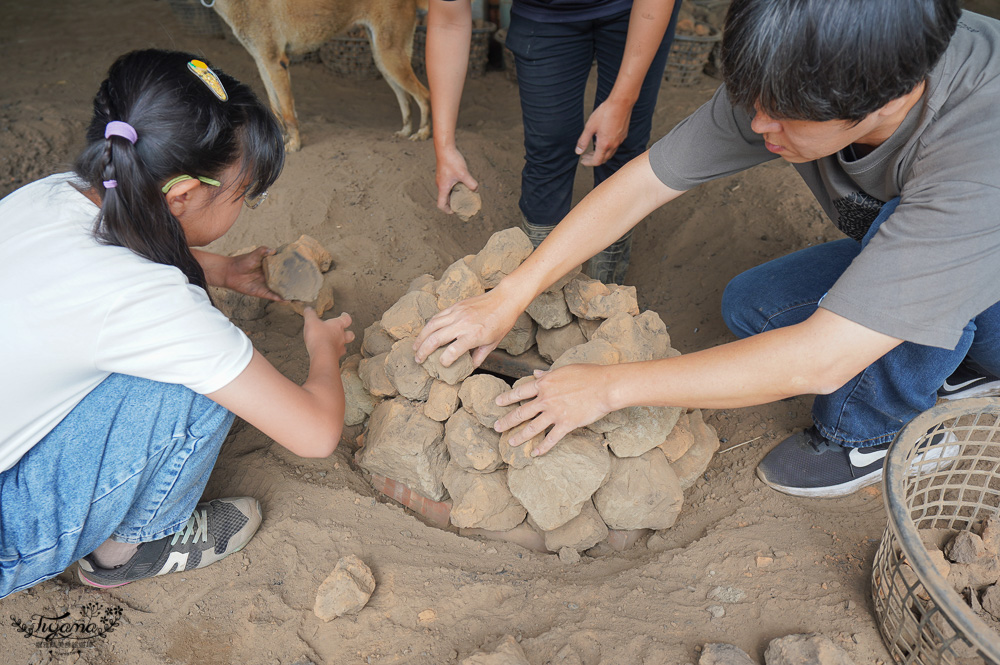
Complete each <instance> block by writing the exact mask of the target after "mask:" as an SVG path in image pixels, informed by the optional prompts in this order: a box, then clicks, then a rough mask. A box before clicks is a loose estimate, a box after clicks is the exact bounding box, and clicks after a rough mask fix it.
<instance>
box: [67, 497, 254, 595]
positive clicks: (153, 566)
mask: <svg viewBox="0 0 1000 665" xmlns="http://www.w3.org/2000/svg"><path fill="white" fill-rule="evenodd" d="M261 519H262V514H261V510H260V503H259V502H258V501H257V499H254V498H251V497H238V498H231V499H213V500H212V501H208V502H206V503H199V504H198V507H197V508H195V511H194V513H193V514H192V515H191V517H190V518H189V519H188V521H187V524H185V525H184V528H183V529H181V530H180V531H178V532H177V533H175V534H174V535H173V536H166V537H165V538H161V539H159V540H154V541H152V542H149V543H142V544H140V545H139V549H138V550H137V551H136V553H135V554H134V555H133V556H132V558H131V559H129V560H128V561H126V562H125V563H124V564H122V565H121V566H116V567H114V568H102V567H101V566H99V565H98V564H97V561H96V560H95V558H94V556H93V555H91V554H88V555H87V556H85V557H83V558H82V559H80V561H79V562H78V563H79V567H78V569H77V575H78V576H79V578H80V581H81V582H83V583H84V584H87V585H89V586H96V587H100V588H102V589H108V588H111V587H116V586H122V585H123V584H128V583H129V582H135V581H136V580H141V579H145V578H147V577H155V576H157V575H165V574H166V573H173V572H182V571H185V570H194V569H195V568H204V567H205V566H207V565H209V564H212V563H215V562H216V561H219V560H220V559H224V558H225V557H227V556H229V555H230V554H232V553H234V552H239V551H240V550H241V549H243V546H244V545H246V544H247V542H248V541H249V540H250V538H251V537H253V534H254V533H255V532H256V531H257V527H259V526H260V523H261Z"/></svg>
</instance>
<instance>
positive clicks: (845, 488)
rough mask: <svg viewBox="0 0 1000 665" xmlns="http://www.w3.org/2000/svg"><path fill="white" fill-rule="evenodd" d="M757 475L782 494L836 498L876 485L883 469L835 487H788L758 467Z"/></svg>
mask: <svg viewBox="0 0 1000 665" xmlns="http://www.w3.org/2000/svg"><path fill="white" fill-rule="evenodd" d="M757 477H758V478H760V480H761V482H763V483H764V484H765V485H767V486H768V487H770V488H771V489H774V490H777V491H779V492H781V493H782V494H789V495H791V496H801V497H806V498H809V499H836V498H839V497H842V496H848V495H849V494H854V493H855V492H857V491H858V490H860V489H864V488H865V487H868V486H869V485H875V484H877V483H879V482H881V480H882V470H881V469H879V470H878V471H876V472H875V473H871V474H869V475H867V476H865V477H864V478H855V479H854V480H852V481H851V482H849V483H844V484H842V485H837V486H835V487H786V486H784V485H778V484H777V483H772V482H770V481H769V480H768V479H767V478H765V477H764V474H763V473H761V471H760V469H759V468H758V469H757Z"/></svg>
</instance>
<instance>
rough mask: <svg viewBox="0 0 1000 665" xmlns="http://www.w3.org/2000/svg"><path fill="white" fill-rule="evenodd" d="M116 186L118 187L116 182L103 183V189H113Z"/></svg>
mask: <svg viewBox="0 0 1000 665" xmlns="http://www.w3.org/2000/svg"><path fill="white" fill-rule="evenodd" d="M117 186H118V181H117V180H105V181H104V189H114V188H115V187H117Z"/></svg>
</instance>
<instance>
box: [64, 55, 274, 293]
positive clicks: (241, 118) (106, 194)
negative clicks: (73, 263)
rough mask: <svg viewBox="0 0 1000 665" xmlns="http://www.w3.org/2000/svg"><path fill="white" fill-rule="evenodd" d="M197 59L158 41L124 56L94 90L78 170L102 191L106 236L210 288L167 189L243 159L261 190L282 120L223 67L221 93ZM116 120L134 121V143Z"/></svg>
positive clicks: (254, 190) (100, 233) (102, 233)
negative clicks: (193, 68) (111, 129)
mask: <svg viewBox="0 0 1000 665" xmlns="http://www.w3.org/2000/svg"><path fill="white" fill-rule="evenodd" d="M193 59H194V56H191V55H189V54H185V53H178V52H172V51H160V50H146V51H134V52H132V53H128V54H126V55H124V56H122V57H120V58H119V59H118V60H117V61H116V62H115V63H114V64H113V65H112V66H111V69H110V70H109V71H108V78H107V79H106V80H105V81H104V82H103V83H102V84H101V87H100V89H99V90H98V93H97V95H96V96H95V98H94V116H93V118H92V120H91V123H90V126H89V128H88V129H87V147H86V148H84V150H83V152H82V153H81V154H80V156H79V158H78V159H77V161H76V169H75V170H76V174H77V176H78V177H79V178H80V179H81V180H82V181H83V182H84V183H85V184H86V185H88V186H89V187H90V188H92V189H93V190H94V191H96V192H98V193H99V194H100V195H101V199H102V205H101V213H100V215H99V217H98V220H97V224H96V226H95V229H94V234H95V236H96V237H97V238H98V239H99V240H100V241H101V242H104V243H107V244H109V245H118V246H120V247H126V248H128V249H130V250H132V251H133V252H135V253H136V254H138V255H139V256H142V257H144V258H146V259H149V260H150V261H155V262H156V263H162V264H166V265H172V266H175V267H177V268H178V269H180V270H181V272H183V273H184V275H185V276H186V277H187V279H188V281H189V282H190V283H191V284H194V285H196V286H200V287H202V288H205V287H206V283H205V273H204V271H203V270H202V268H201V265H200V264H199V263H198V261H197V260H196V259H195V258H194V255H193V254H192V253H191V250H190V247H189V246H188V242H187V239H186V237H185V235H184V230H183V228H182V227H181V224H180V222H179V221H178V220H177V218H176V217H174V216H173V214H172V213H171V212H170V208H169V206H168V204H167V201H166V197H164V196H163V193H162V192H161V191H160V188H161V187H162V186H163V184H164V183H165V182H166V181H167V180H169V179H170V178H171V177H173V176H176V175H179V174H191V175H195V176H207V177H213V178H216V179H218V177H219V176H220V174H221V173H222V171H224V170H225V169H227V168H228V167H229V166H231V165H233V164H235V163H239V164H240V167H241V168H240V177H241V179H243V180H244V181H246V182H249V183H250V185H249V187H248V190H247V191H248V193H250V194H251V195H253V194H259V193H260V192H263V191H264V190H266V189H267V188H268V187H269V186H270V185H271V184H272V183H273V182H274V181H275V180H276V179H277V177H278V174H279V173H280V172H281V168H282V166H283V164H284V146H283V143H282V138H281V130H280V127H279V125H278V123H277V121H276V120H275V119H274V117H273V116H272V115H271V113H270V111H269V110H268V109H267V108H266V107H265V106H264V105H263V104H262V103H261V102H260V100H258V99H257V97H256V96H255V95H254V94H253V92H251V91H250V89H249V88H248V87H247V86H245V85H244V84H242V83H240V82H238V81H237V80H236V79H234V78H232V77H229V76H226V75H225V74H222V73H220V72H217V74H218V75H219V78H220V79H221V80H222V82H223V85H224V86H225V88H226V91H227V92H228V93H229V96H228V100H227V101H222V100H220V99H219V98H217V97H216V96H215V95H214V94H212V92H211V91H210V90H209V89H208V88H207V86H205V84H203V83H202V82H201V80H200V79H198V77H197V76H195V75H193V74H192V73H191V72H190V71H189V70H188V68H187V63H188V62H190V61H191V60H193ZM113 121H118V122H123V123H128V125H130V126H131V127H130V128H134V133H135V136H136V140H135V142H134V143H133V141H132V140H131V138H130V137H125V136H122V135H119V134H114V133H109V134H108V135H107V136H106V130H107V127H108V124H109V123H111V122H113ZM213 194H214V195H218V192H214V193H213Z"/></svg>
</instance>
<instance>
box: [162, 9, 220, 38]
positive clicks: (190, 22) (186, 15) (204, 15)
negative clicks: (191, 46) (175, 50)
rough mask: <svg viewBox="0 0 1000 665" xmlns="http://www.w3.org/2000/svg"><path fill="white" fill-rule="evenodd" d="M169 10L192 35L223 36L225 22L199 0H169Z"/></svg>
mask: <svg viewBox="0 0 1000 665" xmlns="http://www.w3.org/2000/svg"><path fill="white" fill-rule="evenodd" d="M169 5H170V11H171V12H172V13H173V15H174V16H175V17H177V20H178V22H180V24H181V26H182V27H183V28H184V31H185V32H187V33H190V34H192V35H204V36H206V37H224V36H225V34H226V24H225V23H223V22H222V19H221V18H219V15H218V14H216V13H215V11H213V10H211V9H209V8H208V7H205V6H203V5H202V4H201V2H200V0H169Z"/></svg>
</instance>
